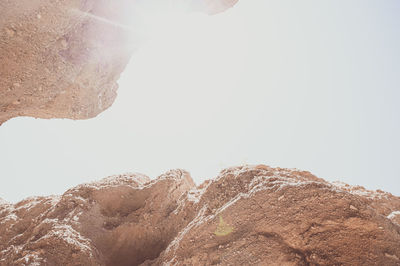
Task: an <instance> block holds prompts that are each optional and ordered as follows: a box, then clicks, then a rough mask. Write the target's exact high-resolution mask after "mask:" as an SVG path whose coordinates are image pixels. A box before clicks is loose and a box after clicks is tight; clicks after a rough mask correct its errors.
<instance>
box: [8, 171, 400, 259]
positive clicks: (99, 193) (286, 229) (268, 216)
mask: <svg viewBox="0 0 400 266" xmlns="http://www.w3.org/2000/svg"><path fill="white" fill-rule="evenodd" d="M399 211H400V198H399V197H395V196H393V195H391V194H390V193H386V192H383V191H367V190H365V189H364V188H362V187H351V186H349V185H346V184H341V183H329V182H326V181H324V180H323V179H319V178H317V177H315V176H313V175H312V174H310V173H309V172H302V171H297V170H289V169H280V168H270V167H267V166H264V165H259V166H244V167H234V168H230V169H226V170H224V171H222V172H221V174H220V175H219V176H218V177H216V178H215V179H211V180H208V181H206V182H205V183H203V184H202V185H200V186H198V187H196V186H195V185H194V183H193V181H192V179H191V178H190V176H189V174H188V173H187V172H185V171H182V170H173V171H170V172H168V173H166V174H164V175H162V176H160V177H159V178H157V179H156V180H153V181H151V180H149V179H148V178H147V177H145V176H143V175H139V174H132V175H121V176H114V177H110V178H106V179H103V180H101V181H99V182H96V183H92V184H84V185H81V186H78V187H76V188H73V189H70V190H68V191H67V192H66V193H64V194H63V195H62V196H60V197H57V196H54V197H36V198H29V199H26V200H24V201H21V202H19V203H17V204H15V205H12V204H8V203H6V202H2V203H0V238H1V239H0V264H1V265H3V264H4V265H25V264H28V265H29V264H33V265H35V264H34V263H38V264H40V265H140V264H142V265H209V264H219V265H400V225H399V216H400V212H399Z"/></svg>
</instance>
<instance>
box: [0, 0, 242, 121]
mask: <svg viewBox="0 0 400 266" xmlns="http://www.w3.org/2000/svg"><path fill="white" fill-rule="evenodd" d="M137 1H138V0H116V1H108V0H60V1H52V0H20V1H11V0H3V1H0V125H1V124H2V123H3V122H5V121H7V120H8V119H10V118H12V117H16V116H32V117H38V118H71V119H86V118H91V117H94V116H96V115H97V114H99V113H100V112H102V111H103V110H105V109H107V108H108V107H109V106H111V104H112V103H113V102H114V99H115V97H116V91H117V87H118V85H117V80H118V78H119V76H120V74H121V72H122V71H123V70H124V68H125V66H126V64H127V63H128V61H129V58H130V56H131V54H132V52H133V51H134V49H135V47H136V46H137V42H138V40H137V39H135V35H134V34H132V29H133V28H134V25H130V24H129V23H130V20H129V19H130V16H131V10H132V8H133V7H134V6H135V4H136V3H137ZM160 1H161V0H160ZM164 1H165V0H164ZM184 1H186V2H189V3H191V2H193V6H196V9H198V10H201V11H204V12H208V13H216V12H220V11H223V10H225V9H227V8H229V7H230V6H232V5H233V4H235V3H236V1H237V0H184ZM194 3H196V5H195V4H194ZM191 4H192V3H191ZM127 25H128V26H127Z"/></svg>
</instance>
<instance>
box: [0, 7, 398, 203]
mask: <svg viewBox="0 0 400 266" xmlns="http://www.w3.org/2000/svg"><path fill="white" fill-rule="evenodd" d="M399 14H400V1H398V0H393V1H389V0H382V1H376V0H374V1H368V0H335V1H333V0H332V1H320V0H312V1H311V0H303V1H296V0H293V1H285V0H275V1H267V0H241V1H240V2H239V3H238V4H237V5H236V6H235V7H234V8H232V9H230V10H229V11H227V12H225V13H222V14H219V15H216V16H207V15H202V14H191V15H187V14H186V15H178V16H173V19H172V21H156V22H157V23H158V24H157V23H155V24H154V25H147V26H146V27H145V26H143V27H144V28H142V29H141V30H142V31H145V32H146V31H148V37H147V38H148V40H147V42H146V43H144V44H143V45H142V46H141V48H140V49H139V50H138V51H137V52H136V53H135V54H134V56H133V57H132V59H131V62H130V64H129V66H128V67H127V68H126V70H125V72H124V73H123V75H122V76H121V79H120V82H119V84H120V88H119V91H118V98H117V100H116V102H115V103H114V105H113V106H112V107H111V108H110V109H108V110H107V111H105V112H104V113H102V114H101V115H99V116H98V117H97V118H94V119H90V120H85V121H71V120H41V119H33V118H15V119H12V120H10V121H8V122H7V123H5V124H3V125H2V126H1V127H0V178H1V183H0V184H1V186H0V197H2V198H4V199H6V200H8V201H18V200H21V199H23V198H25V197H28V196H33V195H49V194H61V193H63V192H64V191H65V190H67V189H68V188H70V187H72V186H75V185H77V184H80V183H84V182H88V181H92V180H97V179H100V178H103V177H106V176H108V175H112V174H122V173H126V172H141V173H144V174H146V175H148V176H150V177H152V178H155V177H156V176H158V175H159V174H161V173H163V172H165V171H167V170H169V169H173V168H183V169H186V170H188V171H189V172H190V173H191V174H192V177H193V178H194V180H195V181H196V183H197V184H200V183H201V182H202V181H203V180H205V179H207V178H212V177H215V176H216V175H217V174H218V172H219V171H220V170H221V169H223V168H225V167H229V166H235V165H239V164H244V163H248V164H258V163H263V164H267V165H271V166H279V167H288V168H299V169H302V170H308V171H311V172H312V173H314V174H315V175H317V176H318V177H321V178H325V179H327V180H330V181H334V180H340V181H343V182H346V183H349V184H353V185H356V184H358V185H362V186H365V187H366V188H368V189H378V188H379V189H383V190H385V191H389V192H392V193H393V194H395V195H398V196H400V119H399V118H400V48H399V47H400V16H399ZM170 18H171V16H166V17H164V18H163V20H168V19H170ZM160 25H162V27H161V26H160Z"/></svg>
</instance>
